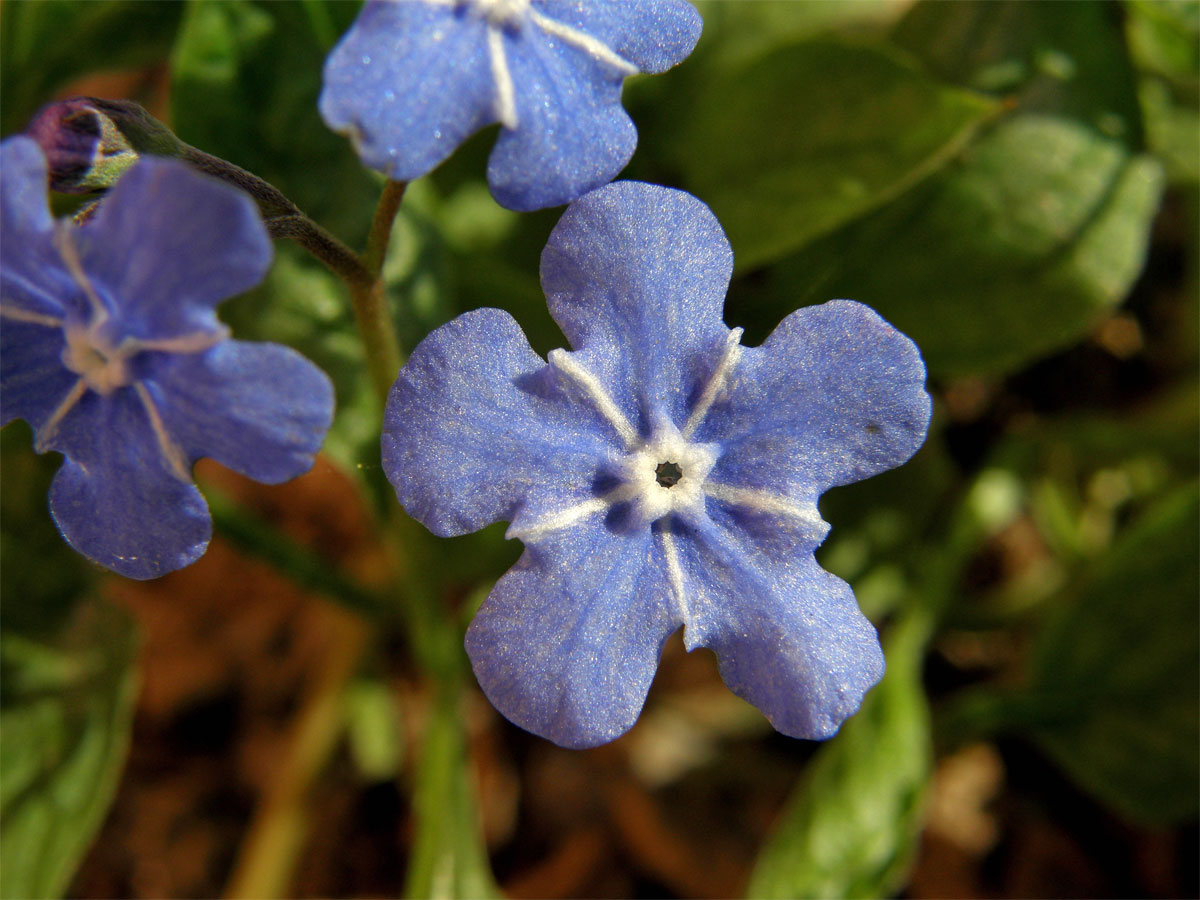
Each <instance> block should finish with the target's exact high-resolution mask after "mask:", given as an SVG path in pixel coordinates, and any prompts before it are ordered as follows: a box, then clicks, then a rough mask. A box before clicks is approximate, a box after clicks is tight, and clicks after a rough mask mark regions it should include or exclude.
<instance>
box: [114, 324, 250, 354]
mask: <svg viewBox="0 0 1200 900" xmlns="http://www.w3.org/2000/svg"><path fill="white" fill-rule="evenodd" d="M227 337H229V329H228V328H227V327H225V326H224V325H221V326H219V327H218V328H217V330H216V331H197V332H194V333H192V334H181V335H180V336H179V337H171V338H149V339H142V338H126V339H125V340H124V341H122V342H121V346H120V347H118V348H117V352H118V353H120V354H121V355H122V356H132V355H133V354H134V353H140V352H142V351H143V350H158V351H160V352H162V353H203V352H204V351H205V350H207V349H209V348H210V347H215V346H216V345H217V344H219V343H221V341H223V340H225V339H226V338H227Z"/></svg>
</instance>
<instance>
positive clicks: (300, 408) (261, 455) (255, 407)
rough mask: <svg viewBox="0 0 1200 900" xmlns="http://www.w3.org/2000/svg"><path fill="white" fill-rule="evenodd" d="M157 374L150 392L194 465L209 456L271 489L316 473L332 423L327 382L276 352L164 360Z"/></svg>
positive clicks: (218, 349) (232, 350)
mask: <svg viewBox="0 0 1200 900" xmlns="http://www.w3.org/2000/svg"><path fill="white" fill-rule="evenodd" d="M152 372H153V374H152V375H151V376H150V377H149V378H148V379H147V380H146V382H145V384H146V387H147V389H148V390H149V391H150V393H151V396H152V397H153V398H154V399H155V401H156V405H157V406H158V409H159V411H160V413H161V415H162V421H163V425H164V426H165V428H166V430H167V433H168V434H169V435H170V436H171V438H172V439H173V440H174V441H175V442H176V443H177V444H178V446H179V447H180V449H181V450H182V451H183V453H184V454H185V455H186V457H187V458H188V459H189V460H195V459H199V458H200V457H202V456H208V457H211V458H213V459H215V460H216V461H217V462H219V463H221V464H222V465H226V466H228V467H229V468H231V469H234V470H236V471H238V472H241V473H242V474H243V475H246V476H248V477H250V478H253V479H254V480H255V481H261V482H263V483H265V484H278V483H279V482H281V481H287V480H288V479H289V478H295V477H296V476H297V475H300V474H302V473H304V472H307V471H308V470H309V469H310V468H312V464H313V457H314V456H315V455H316V453H317V451H318V450H320V449H321V443H322V442H323V441H324V439H325V432H326V431H328V430H329V424H330V421H331V420H332V418H333V386H332V385H331V384H330V382H329V378H328V377H326V375H325V373H324V372H322V371H321V370H320V369H318V368H317V367H316V366H314V365H313V364H312V363H310V362H309V361H308V360H307V359H305V358H304V357H303V356H301V355H300V354H299V353H296V352H295V351H294V350H291V349H289V348H287V347H281V346H279V345H278V344H256V343H249V342H246V341H223V342H221V343H220V344H218V345H216V346H215V347H213V348H211V349H210V350H208V351H206V352H204V353H196V354H169V355H167V354H164V355H163V357H162V358H161V359H160V360H158V361H157V364H156V365H154V366H153V368H152Z"/></svg>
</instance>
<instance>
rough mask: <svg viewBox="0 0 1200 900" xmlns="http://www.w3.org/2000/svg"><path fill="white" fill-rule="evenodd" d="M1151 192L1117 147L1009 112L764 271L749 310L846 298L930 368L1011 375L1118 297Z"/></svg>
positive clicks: (1141, 254)
mask: <svg viewBox="0 0 1200 900" xmlns="http://www.w3.org/2000/svg"><path fill="white" fill-rule="evenodd" d="M1162 183H1163V176H1162V170H1161V167H1160V166H1159V165H1158V163H1157V162H1156V161H1155V160H1153V159H1152V158H1150V157H1147V156H1141V155H1137V156H1134V155H1130V154H1129V153H1128V151H1127V150H1126V149H1125V148H1124V146H1123V145H1122V144H1121V142H1119V141H1116V140H1112V139H1109V138H1104V137H1101V136H1100V135H1098V134H1097V133H1096V132H1095V131H1093V130H1091V129H1088V128H1085V127H1083V126H1081V125H1078V124H1076V123H1073V122H1071V121H1068V120H1064V119H1057V118H1050V117H1046V116H1038V115H1025V116H1018V117H1015V118H1012V119H1010V120H1008V121H1006V122H1004V123H1003V124H1001V125H1000V126H998V127H997V128H996V129H995V130H994V131H992V132H991V133H990V134H989V135H987V137H985V138H983V139H981V140H980V141H978V142H977V143H976V144H975V145H974V146H972V147H971V149H970V150H969V151H968V152H967V153H966V154H964V156H963V157H962V159H960V160H958V161H956V162H955V163H954V164H953V165H952V166H951V167H950V169H949V170H948V171H947V172H945V173H943V174H941V175H939V176H937V177H936V178H935V179H933V181H932V182H931V183H929V184H927V185H924V186H922V187H921V188H918V189H917V190H916V191H913V192H911V193H910V194H909V195H908V196H906V197H903V198H901V199H900V200H898V201H897V202H895V203H893V204H890V205H889V206H888V207H887V208H885V209H883V210H880V211H878V212H877V213H876V214H875V215H872V216H870V217H868V218H866V219H864V220H862V221H860V222H857V223H855V224H853V225H850V226H849V227H847V228H844V229H842V230H841V231H839V232H837V233H836V234H834V235H831V236H830V237H829V238H828V239H826V240H823V241H820V242H818V243H817V244H815V245H813V246H811V247H809V248H806V249H805V250H804V251H802V252H801V253H799V254H797V255H795V256H793V257H791V258H790V259H788V260H787V261H786V262H784V263H783V264H781V265H780V266H778V267H776V268H775V269H774V270H772V271H770V272H769V273H768V275H767V277H766V279H765V280H764V283H763V284H762V285H761V286H760V288H759V290H760V291H761V294H760V295H759V297H758V298H757V300H758V302H763V301H764V300H765V301H766V302H767V303H769V304H770V306H769V308H767V309H763V310H759V311H758V315H759V316H761V317H763V318H765V319H766V320H767V321H775V320H777V319H778V318H779V317H781V316H782V315H785V314H786V313H787V312H789V311H790V310H791V309H793V308H794V307H795V306H796V305H797V304H800V305H803V304H805V303H813V302H821V301H825V300H828V299H831V298H833V297H849V298H853V299H855V300H860V301H862V302H864V303H867V304H869V305H871V306H873V307H874V308H875V309H877V310H878V311H879V312H880V314H882V315H883V316H884V317H885V318H887V319H888V320H889V321H891V322H892V324H894V325H895V326H896V327H897V328H899V329H900V330H901V331H903V332H904V333H905V334H907V335H909V336H910V337H911V338H912V339H913V340H914V341H916V342H917V345H918V346H919V347H920V348H921V352H922V354H923V355H924V357H925V361H926V364H927V365H928V367H929V369H930V371H932V372H935V373H937V374H960V373H970V372H1004V371H1010V370H1012V369H1015V368H1017V367H1019V366H1021V365H1023V364H1025V363H1027V362H1028V361H1030V360H1031V359H1034V358H1036V357H1038V356H1042V355H1045V354H1047V353H1049V352H1051V351H1053V350H1056V349H1058V348H1060V347H1063V346H1066V345H1068V344H1070V343H1072V342H1074V341H1076V340H1078V339H1079V338H1080V337H1082V336H1083V335H1084V334H1086V333H1087V332H1088V330H1090V329H1091V328H1092V327H1093V326H1094V325H1095V324H1096V322H1097V321H1098V320H1099V319H1100V317H1101V316H1102V315H1103V314H1104V312H1105V311H1107V310H1108V309H1110V308H1111V307H1112V306H1114V305H1115V304H1117V303H1119V302H1121V300H1123V299H1124V297H1125V295H1126V293H1127V292H1128V290H1129V288H1130V286H1131V285H1132V284H1133V281H1134V279H1135V278H1136V277H1137V276H1138V274H1139V273H1140V271H1141V269H1142V265H1143V263H1144V261H1145V255H1146V246H1147V244H1148V242H1149V237H1150V226H1151V223H1152V222H1153V220H1154V217H1155V215H1156V213H1157V211H1158V202H1159V197H1160V194H1161V190H1162ZM749 299H750V302H751V303H753V302H754V301H755V298H754V297H751V298H749Z"/></svg>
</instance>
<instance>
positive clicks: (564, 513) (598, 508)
mask: <svg viewBox="0 0 1200 900" xmlns="http://www.w3.org/2000/svg"><path fill="white" fill-rule="evenodd" d="M611 505H612V504H611V502H610V501H609V500H606V499H604V498H600V497H597V498H595V499H592V500H585V501H584V502H583V503H579V504H577V505H575V506H570V507H567V508H566V509H564V510H560V511H559V512H556V513H551V514H550V515H548V516H546V517H545V518H544V519H541V520H539V521H536V522H531V523H529V524H522V525H521V527H520V528H518V527H517V526H516V524H515V523H514V524H512V525H510V526H509V527H508V531H506V532H505V533H504V536H505V537H506V538H519V539H520V540H522V541H528V540H532V539H533V538H539V537H541V536H542V535H543V534H548V533H549V532H551V531H558V530H559V529H562V528H567V527H568V526H570V525H574V524H575V523H576V522H578V521H580V520H582V519H586V518H587V517H588V516H591V515H595V514H596V513H598V512H604V511H606V510H607V509H608V508H609V506H611Z"/></svg>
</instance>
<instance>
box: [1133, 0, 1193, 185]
mask: <svg viewBox="0 0 1200 900" xmlns="http://www.w3.org/2000/svg"><path fill="white" fill-rule="evenodd" d="M1125 10H1126V17H1125V32H1126V34H1127V35H1128V36H1129V47H1130V51H1131V53H1132V54H1133V59H1134V62H1135V63H1136V64H1137V66H1138V68H1139V69H1141V70H1142V72H1143V73H1145V77H1143V78H1142V82H1141V86H1140V88H1139V90H1138V95H1139V98H1140V99H1141V103H1142V113H1143V115H1144V116H1145V120H1146V136H1147V141H1148V143H1149V145H1150V147H1151V149H1153V150H1154V152H1155V153H1157V154H1158V155H1159V156H1160V157H1161V158H1162V160H1163V162H1164V164H1165V165H1166V167H1167V171H1168V173H1169V174H1170V175H1171V178H1172V179H1173V180H1174V181H1178V182H1184V183H1188V184H1195V183H1196V182H1197V181H1200V113H1197V104H1198V103H1200V4H1197V3H1173V2H1167V0H1155V2H1130V3H1127V4H1126V5H1125Z"/></svg>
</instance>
